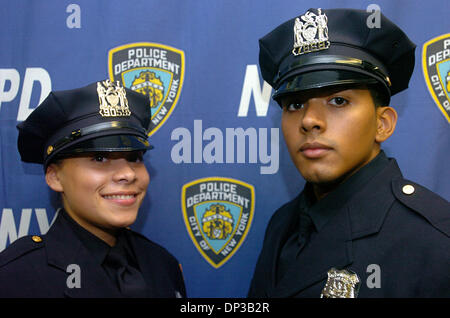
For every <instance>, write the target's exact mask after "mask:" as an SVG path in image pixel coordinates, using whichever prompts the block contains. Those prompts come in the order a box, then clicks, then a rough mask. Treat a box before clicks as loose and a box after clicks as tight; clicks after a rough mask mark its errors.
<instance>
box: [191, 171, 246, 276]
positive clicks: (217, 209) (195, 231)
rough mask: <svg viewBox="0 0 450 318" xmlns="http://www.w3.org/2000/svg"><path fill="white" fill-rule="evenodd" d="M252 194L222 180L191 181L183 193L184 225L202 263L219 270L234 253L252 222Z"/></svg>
mask: <svg viewBox="0 0 450 318" xmlns="http://www.w3.org/2000/svg"><path fill="white" fill-rule="evenodd" d="M254 206H255V190H254V188H253V186H252V185H250V184H247V183H245V182H242V181H239V180H235V179H230V178H222V177H211V178H204V179H198V180H194V181H192V182H190V183H188V184H185V185H184V186H183V189H182V208H183V216H184V221H185V223H186V227H187V230H188V233H189V235H190V236H191V239H192V241H193V242H194V244H195V246H196V247H197V249H198V251H199V252H200V254H201V255H202V256H203V257H204V258H205V260H206V261H207V262H208V263H209V264H211V265H212V266H213V267H215V268H219V267H220V266H222V265H223V264H224V263H225V262H226V261H228V260H229V259H230V258H231V256H232V255H233V254H234V253H236V251H237V250H238V249H239V247H240V246H241V245H242V243H243V242H244V240H245V237H246V236H247V233H248V231H249V229H250V225H251V223H252V220H253V214H254Z"/></svg>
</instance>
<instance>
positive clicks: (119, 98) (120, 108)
mask: <svg viewBox="0 0 450 318" xmlns="http://www.w3.org/2000/svg"><path fill="white" fill-rule="evenodd" d="M97 94H98V101H99V107H100V110H99V113H100V115H102V117H123V116H130V115H131V112H130V109H129V107H128V100H127V94H126V91H125V89H124V88H123V87H122V86H121V85H120V83H119V82H111V81H110V80H106V81H103V82H97Z"/></svg>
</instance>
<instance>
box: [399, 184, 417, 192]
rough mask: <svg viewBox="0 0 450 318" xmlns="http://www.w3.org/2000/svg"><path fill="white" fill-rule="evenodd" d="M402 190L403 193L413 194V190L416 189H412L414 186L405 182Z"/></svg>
mask: <svg viewBox="0 0 450 318" xmlns="http://www.w3.org/2000/svg"><path fill="white" fill-rule="evenodd" d="M402 191H403V193H404V194H408V195H409V194H413V193H414V191H416V189H414V187H413V186H412V185H410V184H407V185H405V186H403V188H402Z"/></svg>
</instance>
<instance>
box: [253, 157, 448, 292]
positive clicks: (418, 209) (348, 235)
mask: <svg viewBox="0 0 450 318" xmlns="http://www.w3.org/2000/svg"><path fill="white" fill-rule="evenodd" d="M302 209H303V210H305V211H306V213H307V214H308V215H309V216H310V218H311V221H312V224H311V229H310V235H309V238H308V241H307V243H306V246H305V247H304V248H303V249H301V250H300V251H298V244H297V237H298V235H299V229H300V228H301V224H299V214H300V211H301V210H302ZM449 236H450V204H449V203H448V202H447V201H446V200H445V199H443V198H441V197H439V196H438V195H436V194H435V193H433V192H431V191H429V190H428V189H426V188H424V187H422V186H420V185H418V184H416V183H413V182H411V181H408V180H406V179H404V178H403V176H402V174H401V171H400V169H399V167H398V165H397V163H396V161H395V159H392V158H387V157H386V155H385V153H384V152H383V151H381V152H380V154H379V155H378V156H377V157H376V158H374V159H373V160H372V161H371V162H370V163H369V164H367V165H366V166H364V167H362V168H361V169H360V170H359V171H358V172H356V173H355V174H354V175H353V176H351V177H350V178H349V179H348V180H346V181H345V182H344V183H343V184H341V185H340V186H339V187H338V188H337V189H335V190H334V191H333V192H331V193H330V194H328V195H327V196H326V197H325V198H323V199H322V200H320V201H317V202H316V201H315V199H314V194H313V193H312V189H311V184H309V183H307V184H306V185H305V188H304V190H303V191H302V192H301V193H300V194H299V195H298V196H297V197H296V198H295V199H294V200H292V201H291V202H289V203H287V204H285V205H284V206H282V207H281V208H280V209H278V210H277V211H276V212H275V214H274V215H273V216H272V218H271V220H270V222H269V225H268V227H267V230H266V234H265V238H264V243H263V248H262V251H261V253H260V256H259V259H258V262H257V265H256V268H255V272H254V276H253V279H252V282H251V286H250V290H249V293H248V296H249V297H257V298H258V297H311V298H317V297H320V296H321V294H322V292H323V290H324V287H325V285H326V283H327V281H328V278H329V277H328V272H329V271H330V269H332V268H335V269H338V270H348V271H349V272H351V273H356V275H358V278H359V284H358V285H359V287H358V288H359V290H358V293H357V297H450V239H449Z"/></svg>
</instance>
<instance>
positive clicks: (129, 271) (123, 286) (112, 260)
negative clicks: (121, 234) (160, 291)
mask: <svg viewBox="0 0 450 318" xmlns="http://www.w3.org/2000/svg"><path fill="white" fill-rule="evenodd" d="M104 265H105V267H106V269H107V271H108V272H109V273H110V274H111V276H113V277H114V279H115V281H116V283H117V285H118V287H119V290H120V292H121V294H122V295H123V296H124V297H145V296H146V293H145V292H146V284H145V281H144V277H143V276H142V274H141V272H139V271H138V270H137V268H135V267H133V266H132V265H130V264H129V263H128V260H127V255H126V250H125V248H124V246H123V245H122V243H121V242H120V240H118V241H117V244H116V245H114V246H113V247H111V250H110V251H109V253H108V255H107V256H106V258H105V262H104Z"/></svg>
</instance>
